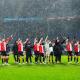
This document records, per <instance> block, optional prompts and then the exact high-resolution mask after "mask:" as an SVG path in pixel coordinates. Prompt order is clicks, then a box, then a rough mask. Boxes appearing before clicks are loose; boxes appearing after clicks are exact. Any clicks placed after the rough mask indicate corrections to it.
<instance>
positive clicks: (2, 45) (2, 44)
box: [1, 41, 7, 51]
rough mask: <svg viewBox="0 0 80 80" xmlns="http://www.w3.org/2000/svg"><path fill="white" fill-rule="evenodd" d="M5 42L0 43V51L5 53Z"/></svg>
mask: <svg viewBox="0 0 80 80" xmlns="http://www.w3.org/2000/svg"><path fill="white" fill-rule="evenodd" d="M6 44H7V43H6V42H5V41H2V42H1V51H6Z"/></svg>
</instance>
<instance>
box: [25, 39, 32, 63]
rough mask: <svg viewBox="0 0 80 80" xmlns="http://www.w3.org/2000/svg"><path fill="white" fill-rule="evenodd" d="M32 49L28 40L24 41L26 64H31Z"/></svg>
mask: <svg viewBox="0 0 80 80" xmlns="http://www.w3.org/2000/svg"><path fill="white" fill-rule="evenodd" d="M32 48H33V46H32V45H31V42H30V40H28V41H26V43H25V51H26V63H29V59H30V63H32Z"/></svg>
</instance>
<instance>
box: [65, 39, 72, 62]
mask: <svg viewBox="0 0 80 80" xmlns="http://www.w3.org/2000/svg"><path fill="white" fill-rule="evenodd" d="M66 51H67V53H68V63H72V42H71V41H69V39H67V40H66Z"/></svg>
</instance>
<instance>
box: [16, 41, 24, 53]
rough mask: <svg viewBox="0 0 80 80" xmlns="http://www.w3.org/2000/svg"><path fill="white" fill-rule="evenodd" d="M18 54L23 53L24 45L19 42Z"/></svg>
mask: <svg viewBox="0 0 80 80" xmlns="http://www.w3.org/2000/svg"><path fill="white" fill-rule="evenodd" d="M17 45H18V52H23V43H22V42H21V41H18V44H17Z"/></svg>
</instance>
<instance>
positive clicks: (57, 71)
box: [0, 55, 80, 80]
mask: <svg viewBox="0 0 80 80" xmlns="http://www.w3.org/2000/svg"><path fill="white" fill-rule="evenodd" d="M79 61H80V60H79ZM0 63H1V61H0ZM9 63H10V64H11V65H9V66H2V65H0V80H80V64H74V63H73V64H67V57H66V56H62V64H24V65H17V64H14V60H13V56H12V55H11V56H10V60H9Z"/></svg>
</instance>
